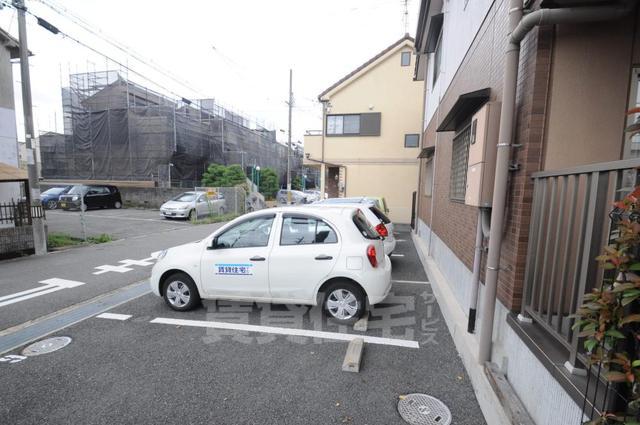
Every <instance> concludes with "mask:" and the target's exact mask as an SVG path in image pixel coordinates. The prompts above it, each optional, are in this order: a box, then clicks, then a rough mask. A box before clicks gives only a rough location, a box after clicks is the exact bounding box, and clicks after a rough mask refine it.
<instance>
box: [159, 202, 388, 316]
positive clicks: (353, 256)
mask: <svg viewBox="0 0 640 425" xmlns="http://www.w3.org/2000/svg"><path fill="white" fill-rule="evenodd" d="M150 284H151V290H152V291H153V293H155V294H156V295H158V296H162V297H164V299H165V301H166V303H167V304H168V305H169V306H170V307H171V308H173V309H174V310H189V309H191V308H193V307H194V306H196V305H197V304H198V303H199V301H200V299H201V298H204V299H227V300H238V301H257V302H270V303H284V304H308V305H318V304H321V305H322V306H323V308H324V309H325V311H326V312H327V313H328V314H329V315H330V317H332V318H333V319H335V320H336V321H338V322H342V323H352V322H354V321H355V320H357V319H358V318H359V317H360V316H361V315H362V314H363V312H364V311H365V308H366V304H367V302H368V303H369V304H370V305H373V304H377V303H379V302H381V301H382V300H384V299H385V297H386V296H387V294H388V292H389V289H390V288H391V261H390V260H389V257H387V256H386V255H385V254H384V248H383V242H382V239H381V238H380V236H379V235H378V234H377V233H376V232H375V230H374V229H373V228H372V227H371V224H370V223H369V222H368V221H367V219H366V218H365V216H364V214H363V213H362V212H361V211H360V210H359V209H357V208H342V207H340V208H328V207H323V208H309V207H282V208H271V209H269V210H262V211H257V212H253V213H250V214H245V215H244V216H242V217H239V218H237V219H235V220H233V221H231V222H229V223H228V224H226V225H225V226H223V227H222V228H220V229H218V230H217V231H216V232H214V233H213V234H211V235H210V236H208V237H207V238H205V239H203V240H201V241H198V242H194V243H189V244H186V245H180V246H177V247H174V248H170V249H168V250H165V251H162V252H161V253H160V254H159V255H158V259H157V262H156V264H155V266H154V267H153V270H152V272H151V279H150Z"/></svg>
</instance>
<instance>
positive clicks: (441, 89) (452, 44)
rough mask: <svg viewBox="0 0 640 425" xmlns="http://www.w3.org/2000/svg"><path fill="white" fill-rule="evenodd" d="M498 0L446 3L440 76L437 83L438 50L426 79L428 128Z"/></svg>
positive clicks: (425, 123) (443, 10) (455, 0)
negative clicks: (436, 64)
mask: <svg viewBox="0 0 640 425" xmlns="http://www.w3.org/2000/svg"><path fill="white" fill-rule="evenodd" d="M494 1H504V0H468V1H466V0H446V1H445V2H444V3H443V5H442V12H443V13H444V22H443V24H442V40H441V43H442V57H441V62H440V75H439V77H438V79H437V80H436V84H435V85H433V84H432V82H433V57H434V53H430V54H429V57H428V67H427V77H426V79H425V84H427V90H426V91H425V96H427V97H426V100H425V102H426V103H425V105H426V107H425V110H424V129H426V128H427V126H428V125H429V122H430V121H431V119H432V118H433V115H434V113H435V111H436V109H437V108H438V105H439V104H440V100H441V99H442V97H443V96H444V94H445V93H446V91H447V88H448V87H449V85H450V84H451V81H452V80H453V77H454V75H455V74H456V71H457V70H458V68H459V67H460V64H461V63H462V60H463V59H464V57H465V55H466V54H467V50H469V47H470V46H471V43H472V42H473V39H474V38H475V36H476V34H477V33H478V31H479V29H480V26H481V25H482V22H483V21H484V19H485V17H486V15H487V13H488V12H489V9H490V8H491V5H492V4H493V2H494ZM465 3H466V6H465ZM424 129H423V130H424Z"/></svg>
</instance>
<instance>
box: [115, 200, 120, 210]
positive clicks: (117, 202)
mask: <svg viewBox="0 0 640 425" xmlns="http://www.w3.org/2000/svg"><path fill="white" fill-rule="evenodd" d="M113 208H115V209H117V210H119V209H120V208H122V202H120V201H116V202H114V204H113Z"/></svg>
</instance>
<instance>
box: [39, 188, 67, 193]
mask: <svg viewBox="0 0 640 425" xmlns="http://www.w3.org/2000/svg"><path fill="white" fill-rule="evenodd" d="M63 190H64V187H52V188H51V189H47V190H45V191H44V192H42V194H43V195H59V194H61V193H62V191H63Z"/></svg>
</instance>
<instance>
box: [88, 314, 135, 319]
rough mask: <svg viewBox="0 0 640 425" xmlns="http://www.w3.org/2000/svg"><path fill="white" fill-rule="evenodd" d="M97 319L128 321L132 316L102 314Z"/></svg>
mask: <svg viewBox="0 0 640 425" xmlns="http://www.w3.org/2000/svg"><path fill="white" fill-rule="evenodd" d="M96 317H99V318H100V319H111V320H127V319H130V318H131V317H132V316H131V315H130V314H117V313H102V314H98V315H97V316H96Z"/></svg>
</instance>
